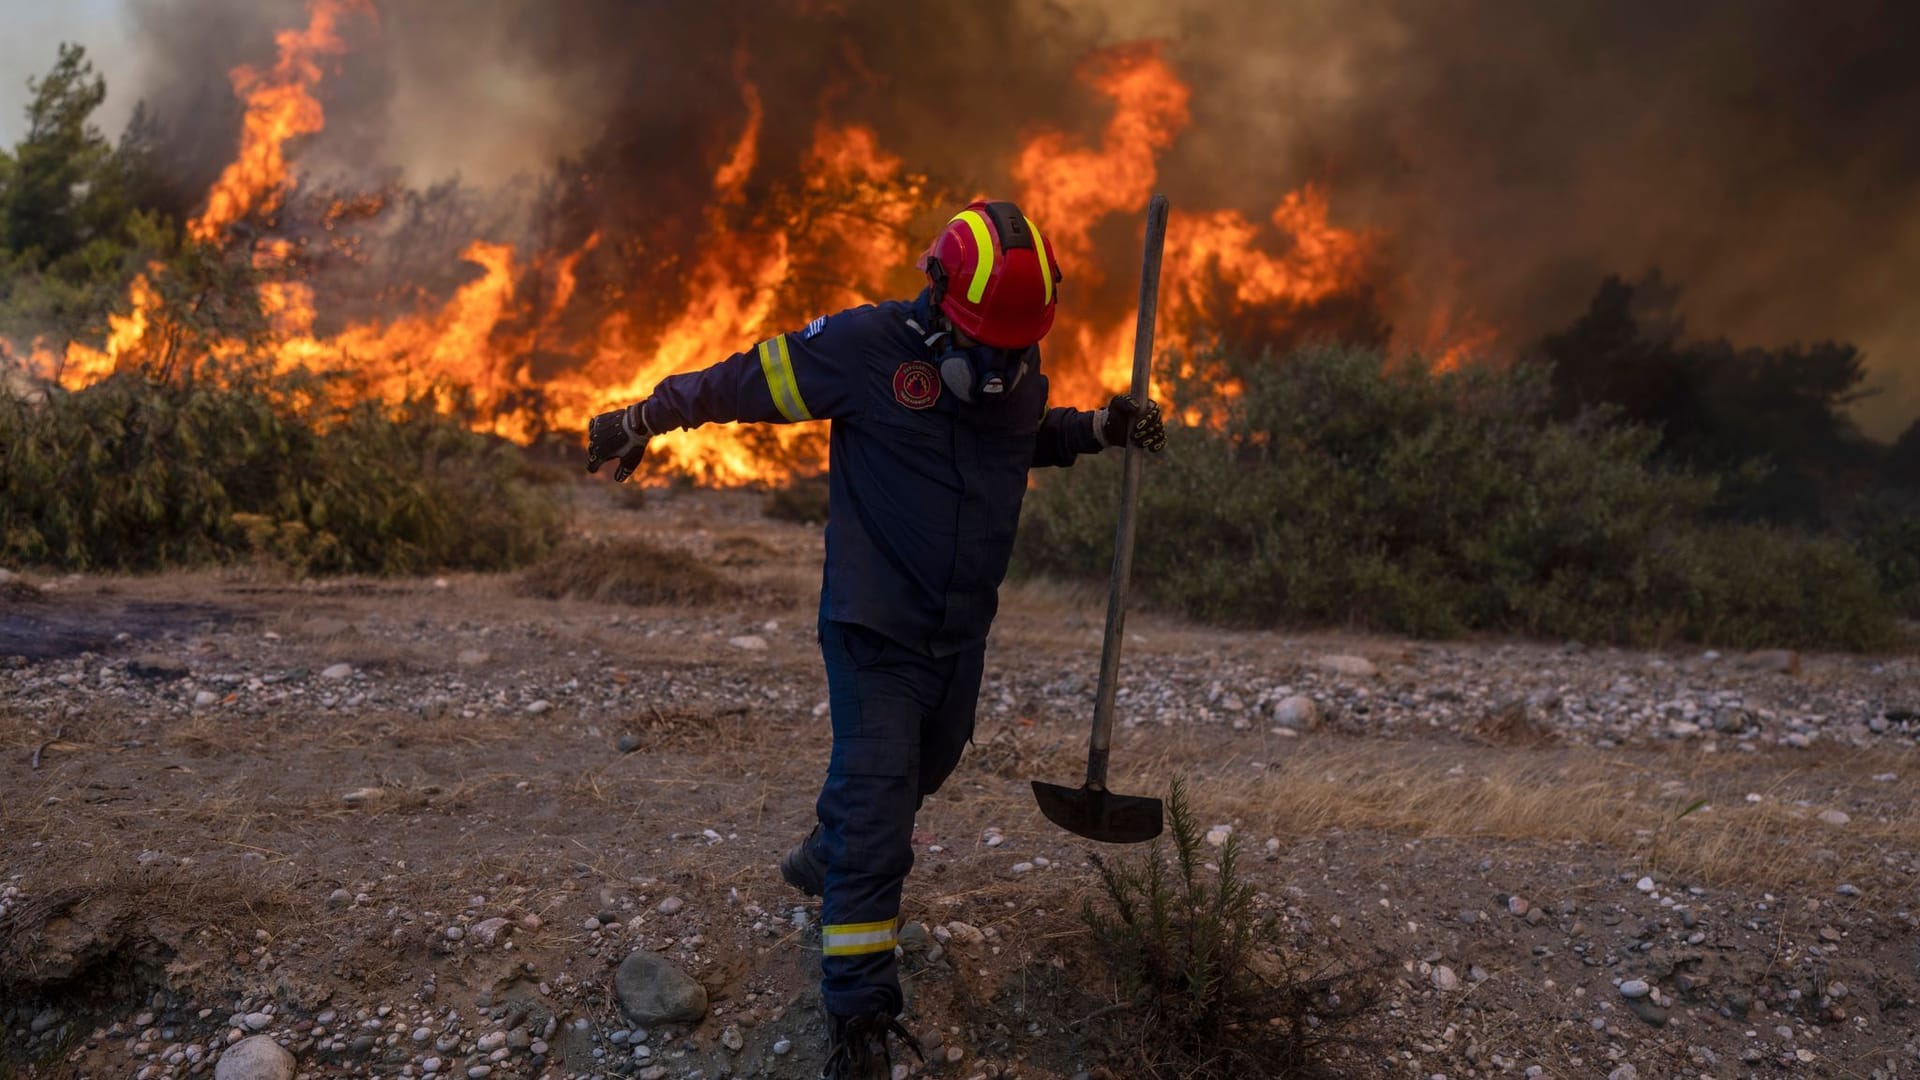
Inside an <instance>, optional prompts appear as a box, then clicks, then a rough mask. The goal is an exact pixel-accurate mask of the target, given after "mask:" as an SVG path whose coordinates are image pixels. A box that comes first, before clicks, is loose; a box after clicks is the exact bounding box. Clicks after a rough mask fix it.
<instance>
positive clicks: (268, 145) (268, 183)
mask: <svg viewBox="0 0 1920 1080" xmlns="http://www.w3.org/2000/svg"><path fill="white" fill-rule="evenodd" d="M349 8H352V9H355V10H360V11H367V12H369V13H370V12H371V9H369V8H367V7H365V5H364V2H363V0H313V3H312V6H311V8H310V11H311V17H310V20H309V21H308V23H307V26H306V28H305V29H303V30H282V31H280V32H279V33H278V34H276V35H274V43H275V44H276V45H277V46H278V47H279V59H277V60H276V61H275V62H274V65H273V69H272V70H271V71H266V72H262V71H258V70H256V69H254V68H252V67H248V66H245V65H242V66H240V67H237V68H234V69H233V71H232V73H231V75H230V78H231V80H232V82H233V91H234V93H235V94H238V95H239V96H240V99H241V100H243V101H245V102H246V104H247V107H246V113H245V115H244V116H243V117H242V119H241V123H240V153H239V156H237V157H235V158H234V159H233V161H232V162H231V163H230V164H228V165H227V168H226V170H225V171H224V172H222V173H221V174H220V179H219V180H217V181H215V182H214V185H213V190H212V191H210V192H208V193H207V208H206V210H204V211H202V212H201V214H200V216H199V217H196V218H194V219H193V221H192V222H190V223H189V224H188V225H187V233H188V235H190V236H191V237H193V239H195V240H197V241H199V242H200V243H203V244H211V243H214V242H216V241H217V240H219V238H220V237H221V236H222V235H223V234H224V233H225V232H226V230H227V228H228V226H230V225H233V224H234V223H235V222H238V221H240V220H241V219H242V218H245V217H246V216H247V215H249V214H252V213H258V212H271V211H272V210H274V209H275V208H277V207H278V206H279V204H280V201H281V199H282V198H283V197H284V196H285V193H286V189H287V186H288V179H287V158H286V146H287V143H288V142H290V141H292V140H293V139H296V138H298V137H300V136H302V135H313V134H316V133H317V132H319V131H320V130H321V129H322V128H323V127H325V126H326V119H325V117H324V116H323V115H322V113H321V110H320V102H319V101H318V100H317V99H316V98H315V97H314V96H313V88H314V86H315V85H316V84H318V83H319V81H320V76H321V67H320V61H321V60H322V59H323V58H325V57H329V56H338V55H340V54H341V53H342V52H344V51H346V44H345V43H344V42H343V41H342V40H341V39H340V35H339V31H338V23H339V20H340V16H341V15H342V14H344V13H345V12H346V11H347V10H348V9H349Z"/></svg>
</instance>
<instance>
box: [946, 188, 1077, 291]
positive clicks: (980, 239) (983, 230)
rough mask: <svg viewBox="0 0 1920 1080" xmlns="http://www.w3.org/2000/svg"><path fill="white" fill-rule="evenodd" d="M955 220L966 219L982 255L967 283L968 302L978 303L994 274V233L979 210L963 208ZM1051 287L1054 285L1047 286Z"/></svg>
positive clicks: (976, 247)
mask: <svg viewBox="0 0 1920 1080" xmlns="http://www.w3.org/2000/svg"><path fill="white" fill-rule="evenodd" d="M954 221H964V222H966V223H967V228H968V229H970V230H972V232H973V246H974V249H975V250H977V251H978V252H979V253H980V257H979V258H978V259H976V260H974V264H973V280H972V281H970V282H968V283H967V302H968V303H971V304H977V303H979V302H980V298H981V297H983V296H985V295H987V279H988V278H990V277H992V276H993V233H992V232H991V231H990V230H989V229H988V228H987V219H986V218H984V217H981V216H980V211H978V210H962V211H960V212H959V213H957V214H955V215H953V220H952V221H949V222H948V223H947V224H949V225H951V224H953V222H954ZM1047 287H1048V288H1049V289H1051V288H1052V287H1053V286H1051V285H1049V286H1047Z"/></svg>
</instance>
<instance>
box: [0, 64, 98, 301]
mask: <svg viewBox="0 0 1920 1080" xmlns="http://www.w3.org/2000/svg"><path fill="white" fill-rule="evenodd" d="M27 88H28V90H30V91H31V92H32V94H33V101H32V102H31V103H29V104H28V105H27V134H26V137H25V138H23V139H21V140H20V142H19V144H18V145H16V146H15V147H14V150H13V155H12V157H13V162H12V166H11V168H10V169H9V170H8V171H7V176H6V185H5V189H4V199H5V201H4V215H0V244H3V245H4V246H5V247H6V248H7V249H8V250H10V251H12V252H15V253H16V254H18V255H21V256H24V257H25V258H27V259H28V260H29V261H30V262H32V263H33V264H35V265H36V267H38V268H45V267H46V266H47V265H48V264H50V263H52V262H54V261H56V260H58V259H60V258H62V257H64V256H66V255H69V254H71V253H72V252H74V251H76V250H78V249H79V248H80V246H81V245H82V244H84V243H85V242H86V241H87V240H88V239H89V237H90V235H91V234H92V233H93V232H95V231H96V230H97V228H98V227H99V226H100V225H101V224H103V223H102V222H101V221H100V220H99V218H100V217H101V210H102V209H103V206H102V204H103V203H111V202H112V201H114V199H115V193H114V192H112V191H107V190H102V184H101V183H100V181H102V180H105V179H109V177H108V175H107V174H108V173H109V172H110V169H109V166H110V163H111V159H112V156H113V148H112V146H111V144H109V143H108V142H107V140H106V137H105V136H103V135H101V134H100V129H99V128H97V127H95V126H94V125H93V113H94V110H96V109H98V108H99V107H100V103H101V102H103V101H105V100H106V97H107V83H106V80H105V79H102V78H101V77H100V76H99V75H97V74H95V73H94V70H93V64H92V63H91V62H90V61H88V60H87V51H86V49H84V48H83V47H81V46H79V45H71V44H63V45H61V46H60V58H59V60H58V61H57V62H56V63H55V64H54V66H53V70H52V71H51V72H49V73H48V74H47V75H46V77H45V78H40V79H28V80H27ZM107 186H111V185H107Z"/></svg>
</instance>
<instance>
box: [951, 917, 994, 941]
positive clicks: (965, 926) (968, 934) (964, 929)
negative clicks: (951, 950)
mask: <svg viewBox="0 0 1920 1080" xmlns="http://www.w3.org/2000/svg"><path fill="white" fill-rule="evenodd" d="M946 929H947V933H948V934H949V935H951V937H952V940H953V941H955V942H957V943H959V944H961V945H979V944H981V943H982V942H984V941H986V940H987V935H986V934H984V933H982V932H981V931H980V928H979V927H977V926H974V925H973V924H971V923H963V922H950V923H948V924H947V927H946Z"/></svg>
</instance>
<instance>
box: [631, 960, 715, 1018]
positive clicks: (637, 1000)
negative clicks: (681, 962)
mask: <svg viewBox="0 0 1920 1080" xmlns="http://www.w3.org/2000/svg"><path fill="white" fill-rule="evenodd" d="M613 989H614V996H615V997H616V998H618V999H619V1002H620V1011H621V1012H623V1013H625V1014H626V1015H627V1018H628V1019H630V1020H632V1021H633V1022H634V1023H637V1024H693V1023H698V1022H699V1021H700V1019H701V1018H702V1017H704V1016H706V1015H707V991H706V988H705V987H703V986H701V985H700V984H699V983H698V982H696V981H694V979H693V977H692V976H690V975H688V974H687V973H686V972H684V971H681V970H680V969H679V968H678V967H676V966H674V963H673V961H671V960H668V959H667V958H666V957H664V956H661V955H660V954H659V953H652V952H647V951H645V950H644V949H643V950H640V951H638V952H635V953H634V954H633V955H631V956H629V957H627V958H626V959H625V960H623V961H621V962H620V969H619V970H618V971H616V972H615V973H614V976H613Z"/></svg>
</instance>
